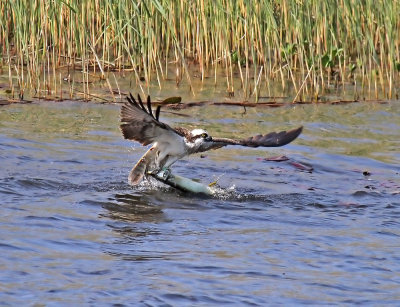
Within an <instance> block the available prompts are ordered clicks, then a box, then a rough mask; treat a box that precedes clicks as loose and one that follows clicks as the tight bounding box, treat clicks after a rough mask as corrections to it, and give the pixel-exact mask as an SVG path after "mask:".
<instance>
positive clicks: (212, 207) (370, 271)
mask: <svg viewBox="0 0 400 307" xmlns="http://www.w3.org/2000/svg"><path fill="white" fill-rule="evenodd" d="M118 112H119V106H117V105H95V104H79V103H69V102H64V103H54V102H53V103H39V104H32V105H10V106H4V107H2V108H0V159H1V162H0V252H1V257H0V305H12V306H14V305H17V304H29V305H33V304H41V303H45V304H50V305H56V304H64V305H66V304H77V303H79V304H93V305H94V304H96V305H97V304H121V305H140V304H142V305H155V306H158V305H164V304H166V305H168V304H169V305H173V306H177V305H195V306H210V305H222V304H236V305H271V304H272V305H275V304H283V305H294V304H315V305H330V304H334V305H337V304H346V303H349V304H353V303H359V304H375V305H398V303H399V301H400V243H399V242H400V230H399V229H400V227H399V226H400V223H399V220H400V194H399V193H400V167H399V165H400V154H399V148H400V121H399V115H400V106H399V103H398V102H397V103H389V104H368V103H363V104H349V105H344V106H327V105H325V106H296V107H293V108H291V107H287V108H276V109H275V108H274V109H250V108H248V109H247V110H246V112H244V110H243V108H238V107H235V108H228V107H198V108H192V109H187V110H184V111H182V113H185V114H189V115H191V117H190V118H187V117H179V116H173V115H171V114H170V113H163V114H162V117H163V118H164V119H165V120H166V121H167V122H169V123H170V124H183V125H190V124H191V123H192V124H193V125H201V126H204V127H206V128H207V129H208V130H209V132H210V133H211V134H213V135H218V136H245V135H249V134H253V133H254V132H255V133H258V132H267V131H270V130H277V129H281V128H292V127H295V126H298V125H304V126H305V130H304V133H303V134H302V135H301V136H300V138H299V139H298V140H296V141H295V142H294V143H292V144H290V145H288V146H286V147H283V148H278V149H272V150H260V149H246V148H235V147H228V148H224V149H221V150H217V151H212V152H209V153H207V155H206V156H204V157H202V158H201V157H199V156H194V157H191V158H189V159H186V160H183V161H180V162H178V163H177V164H176V165H175V166H174V172H175V173H176V174H180V175H184V176H187V177H190V178H195V179H199V180H201V181H202V182H205V183H207V182H211V181H214V180H215V179H217V178H219V185H220V186H221V187H222V188H223V191H224V192H223V193H221V195H219V196H218V197H215V198H209V197H201V196H194V195H188V194H182V193H180V192H176V191H174V190H172V189H169V188H166V187H163V188H161V187H158V188H157V187H151V186H149V185H142V186H141V187H139V188H131V187H130V186H129V185H128V184H127V175H128V173H129V171H130V168H131V167H132V165H133V164H134V163H135V162H136V160H137V159H138V158H139V157H140V155H141V154H142V153H143V152H144V150H145V149H144V148H141V147H139V146H137V144H134V143H131V142H128V141H125V140H123V139H122V137H121V136H120V132H119V131H118ZM278 155H286V156H287V157H289V158H291V159H292V160H291V161H292V162H293V161H296V162H298V163H300V164H296V163H294V164H293V163H290V161H289V162H271V161H266V160H264V158H266V157H271V156H278ZM299 165H300V166H301V165H309V166H312V167H313V171H312V172H309V171H307V170H302V169H301V167H299ZM363 173H364V174H363Z"/></svg>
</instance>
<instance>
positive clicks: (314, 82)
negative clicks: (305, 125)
mask: <svg viewBox="0 0 400 307" xmlns="http://www.w3.org/2000/svg"><path fill="white" fill-rule="evenodd" d="M399 45H400V1H397V0H394V1H393V0H337V1H319V0H310V1H298V0H269V1H246V0H192V1H186V0H176V1H171V0H147V1H133V0H132V1H129V0H119V1H112V0H93V1H78V0H29V1H28V0H3V1H1V2H0V61H1V64H2V66H3V69H4V70H5V71H7V70H8V75H9V87H10V90H11V91H12V93H13V95H19V96H20V97H23V95H24V91H25V90H27V89H33V90H35V91H36V92H37V93H39V96H40V95H57V93H58V91H60V95H62V91H61V87H62V85H63V83H65V82H67V83H68V84H69V88H70V95H71V96H72V95H73V91H74V83H76V80H75V79H74V77H73V78H71V75H72V74H69V73H68V72H69V71H71V72H72V71H75V72H76V71H79V74H81V78H80V82H81V83H80V84H81V91H82V92H83V94H84V95H85V97H90V91H91V88H90V86H89V79H90V76H91V75H93V74H95V75H96V77H97V78H99V79H103V80H104V81H105V82H106V84H107V86H108V87H109V90H110V93H115V92H116V90H115V87H116V86H117V85H116V83H115V81H114V79H113V78H112V77H111V76H112V72H115V71H132V72H133V74H134V76H135V80H136V82H137V83H138V85H139V86H140V87H142V88H143V90H144V91H146V86H148V85H149V84H150V82H151V81H153V80H156V81H157V82H158V84H159V86H162V80H163V79H165V78H176V82H177V83H178V84H179V82H181V80H182V79H183V78H185V80H187V81H188V82H189V84H190V83H191V79H192V78H193V76H192V74H191V68H190V67H193V66H195V67H196V68H197V69H198V70H199V72H200V78H202V79H204V78H206V77H210V76H213V78H214V79H215V82H225V83H226V88H227V93H228V94H232V95H233V93H234V91H235V89H237V88H238V87H240V88H241V90H242V91H243V93H244V95H245V96H246V97H248V96H252V95H253V96H254V97H256V99H257V98H258V96H259V94H260V91H261V90H265V89H266V91H267V92H268V88H269V85H270V83H271V82H277V81H279V82H280V83H281V84H282V88H283V89H285V88H290V89H291V90H292V92H293V93H294V94H293V97H292V99H293V101H295V100H302V99H305V98H306V97H308V98H309V97H311V99H313V100H315V101H318V100H319V97H320V96H321V95H323V94H324V92H325V91H326V89H329V88H332V87H334V88H335V89H337V90H339V91H340V90H343V91H344V90H345V89H347V90H348V89H349V88H352V87H354V96H355V98H356V99H357V96H359V97H362V96H363V95H365V93H369V94H368V95H370V94H371V93H373V94H374V95H375V96H376V98H393V97H395V96H396V95H398V94H399V92H396V91H397V89H396V88H398V87H399V86H398V85H399V83H398V82H399V77H400V76H399V74H400V50H399ZM171 66H172V67H173V68H174V69H173V71H174V75H173V76H170V75H171ZM189 66H190V67H189ZM221 69H223V70H224V75H225V78H223V80H221V78H219V77H218V76H217V71H220V70H221ZM65 70H66V71H67V73H65ZM61 71H62V73H61ZM237 80H239V82H240V84H239V86H238V85H237V84H235V82H236V83H237V82H238V81H237ZM76 87H77V86H76V84H75V88H76ZM270 94H271V95H274V94H275V95H276V94H277V93H270Z"/></svg>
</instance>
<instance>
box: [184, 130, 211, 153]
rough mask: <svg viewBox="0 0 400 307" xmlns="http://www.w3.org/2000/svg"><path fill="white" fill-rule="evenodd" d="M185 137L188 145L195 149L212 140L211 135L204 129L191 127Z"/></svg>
mask: <svg viewBox="0 0 400 307" xmlns="http://www.w3.org/2000/svg"><path fill="white" fill-rule="evenodd" d="M186 139H187V142H188V145H189V146H190V147H192V148H193V149H195V150H196V149H199V148H202V147H204V145H205V144H207V143H208V142H211V141H212V138H211V136H210V135H209V134H208V132H207V131H206V130H204V129H193V130H192V131H190V135H189V136H187V137H186Z"/></svg>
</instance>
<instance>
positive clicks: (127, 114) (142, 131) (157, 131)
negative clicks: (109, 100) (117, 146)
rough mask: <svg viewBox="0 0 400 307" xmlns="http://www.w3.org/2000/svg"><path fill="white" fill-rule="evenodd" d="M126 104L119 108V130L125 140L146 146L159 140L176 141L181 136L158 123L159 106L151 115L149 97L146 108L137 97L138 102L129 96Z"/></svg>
mask: <svg viewBox="0 0 400 307" xmlns="http://www.w3.org/2000/svg"><path fill="white" fill-rule="evenodd" d="M126 99H127V102H125V104H124V105H123V106H122V107H121V114H120V117H121V125H120V129H121V131H122V134H123V136H124V138H125V139H128V140H133V141H136V142H139V143H141V144H142V145H148V144H151V143H153V142H157V141H159V140H166V139H169V138H171V139H176V138H177V137H180V136H182V134H181V133H180V132H179V131H177V130H175V129H173V128H171V127H170V126H168V125H167V124H165V123H162V122H160V121H159V117H160V106H158V107H157V109H156V112H155V114H153V111H152V107H151V101H150V96H147V103H146V106H147V108H146V106H145V105H144V104H143V101H142V99H141V98H140V96H139V95H138V100H137V101H136V99H135V98H134V97H133V96H132V94H129V96H127V97H126Z"/></svg>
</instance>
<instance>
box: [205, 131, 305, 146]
mask: <svg viewBox="0 0 400 307" xmlns="http://www.w3.org/2000/svg"><path fill="white" fill-rule="evenodd" d="M302 131H303V127H299V128H296V129H292V130H289V131H280V132H270V133H268V134H264V135H262V134H258V135H255V136H252V137H249V138H247V139H241V140H235V139H228V138H213V139H212V142H213V144H212V146H211V147H210V148H208V149H217V148H221V147H223V146H227V145H240V146H246V147H279V146H283V145H286V144H289V143H290V142H292V141H293V140H295V139H296V138H297V137H298V136H299V135H300V133H301V132H302Z"/></svg>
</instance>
